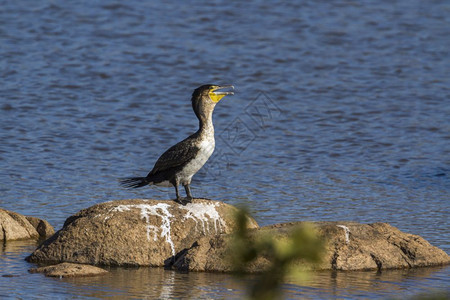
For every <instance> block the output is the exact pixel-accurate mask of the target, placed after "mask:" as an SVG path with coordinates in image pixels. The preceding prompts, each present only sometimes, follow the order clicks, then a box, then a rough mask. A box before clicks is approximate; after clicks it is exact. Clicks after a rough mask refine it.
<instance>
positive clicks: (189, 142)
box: [121, 84, 234, 203]
mask: <svg viewBox="0 0 450 300" xmlns="http://www.w3.org/2000/svg"><path fill="white" fill-rule="evenodd" d="M224 88H231V89H234V87H233V86H232V85H223V86H218V85H213V84H207V85H202V86H200V87H199V88H197V89H195V90H194V92H193V93H192V99H191V101H192V108H193V110H194V112H195V115H196V116H197V118H198V120H199V123H200V124H199V129H198V130H197V132H196V133H194V134H192V135H191V136H189V137H187V138H186V139H184V140H182V141H181V142H179V143H177V144H176V145H174V146H172V147H170V148H169V149H168V150H167V151H166V152H164V153H163V155H161V157H160V158H159V159H158V160H157V161H156V163H155V166H154V167H153V169H152V170H151V171H150V173H148V175H147V176H146V177H131V178H126V179H124V180H122V181H121V184H122V185H123V186H125V187H127V188H139V187H143V186H146V185H157V186H166V187H169V186H174V187H175V193H176V200H175V201H176V202H179V203H183V200H182V198H181V197H180V194H179V192H178V186H179V185H180V184H181V185H183V186H184V188H185V190H186V195H187V197H186V201H185V202H191V200H192V198H193V197H192V194H191V189H190V187H189V185H190V184H191V180H192V176H194V174H195V173H197V172H198V170H200V169H201V167H203V165H204V164H205V163H206V161H207V160H208V158H209V157H210V156H211V154H212V153H213V151H214V146H215V141H214V126H213V122H212V114H213V111H214V107H215V106H216V104H217V103H218V102H219V101H220V99H222V98H223V97H225V96H226V95H233V94H234V92H223V91H219V90H221V89H224Z"/></svg>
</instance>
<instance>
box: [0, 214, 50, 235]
mask: <svg viewBox="0 0 450 300" xmlns="http://www.w3.org/2000/svg"><path fill="white" fill-rule="evenodd" d="M54 232H55V231H54V229H53V227H52V226H51V225H50V224H49V223H48V222H47V221H45V220H41V219H38V218H35V217H26V216H23V215H21V214H18V213H16V212H13V211H9V210H5V209H1V208H0V240H3V241H5V240H6V241H12V240H24V239H38V238H45V237H48V236H50V235H52V234H53V233H54Z"/></svg>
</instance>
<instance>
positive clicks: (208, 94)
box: [192, 84, 234, 103]
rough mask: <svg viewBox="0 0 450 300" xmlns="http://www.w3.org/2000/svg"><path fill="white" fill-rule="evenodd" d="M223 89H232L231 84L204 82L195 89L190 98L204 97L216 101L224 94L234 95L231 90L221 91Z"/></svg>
mask: <svg viewBox="0 0 450 300" xmlns="http://www.w3.org/2000/svg"><path fill="white" fill-rule="evenodd" d="M223 89H231V90H233V89H234V86H232V85H215V84H205V85H202V86H200V87H198V88H196V89H195V91H194V93H193V94H192V98H205V99H208V98H209V100H211V101H212V102H214V103H217V102H219V101H220V99H222V98H223V97H225V96H226V95H234V92H233V91H221V90H223Z"/></svg>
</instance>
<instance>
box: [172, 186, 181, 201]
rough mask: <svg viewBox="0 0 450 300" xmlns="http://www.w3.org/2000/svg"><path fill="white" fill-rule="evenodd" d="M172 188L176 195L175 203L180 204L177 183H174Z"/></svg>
mask: <svg viewBox="0 0 450 300" xmlns="http://www.w3.org/2000/svg"><path fill="white" fill-rule="evenodd" d="M173 186H174V187H175V194H176V195H177V198H176V199H175V202H178V203H182V201H181V197H180V193H179V191H178V183H175V184H174V185H173Z"/></svg>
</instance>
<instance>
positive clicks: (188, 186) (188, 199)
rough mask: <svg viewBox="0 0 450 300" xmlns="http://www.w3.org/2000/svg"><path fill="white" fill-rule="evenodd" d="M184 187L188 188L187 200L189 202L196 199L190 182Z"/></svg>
mask: <svg viewBox="0 0 450 300" xmlns="http://www.w3.org/2000/svg"><path fill="white" fill-rule="evenodd" d="M184 189H185V190H186V195H187V197H186V202H187V203H190V202H192V199H194V197H192V194H191V187H190V185H189V183H188V184H185V185H184Z"/></svg>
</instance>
